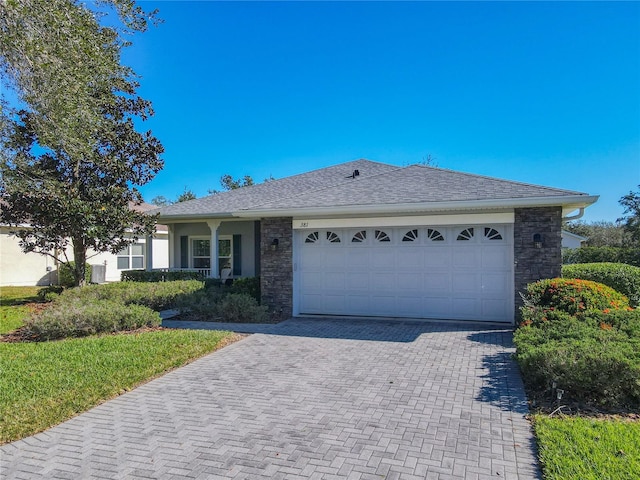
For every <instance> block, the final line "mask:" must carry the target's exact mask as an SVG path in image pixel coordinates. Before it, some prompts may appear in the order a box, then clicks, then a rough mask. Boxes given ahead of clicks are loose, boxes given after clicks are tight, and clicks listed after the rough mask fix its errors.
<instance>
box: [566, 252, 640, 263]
mask: <svg viewBox="0 0 640 480" xmlns="http://www.w3.org/2000/svg"><path fill="white" fill-rule="evenodd" d="M602 262H611V263H626V264H627V265H634V266H636V267H640V248H628V247H581V248H565V249H563V250H562V263H565V264H570V263H602Z"/></svg>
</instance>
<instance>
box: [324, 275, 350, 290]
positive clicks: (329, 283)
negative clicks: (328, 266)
mask: <svg viewBox="0 0 640 480" xmlns="http://www.w3.org/2000/svg"><path fill="white" fill-rule="evenodd" d="M323 283H324V288H325V289H326V290H329V291H330V290H336V289H339V290H344V288H345V273H344V272H327V273H326V274H325V275H324V282H323Z"/></svg>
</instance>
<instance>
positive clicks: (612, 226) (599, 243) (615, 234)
mask: <svg viewBox="0 0 640 480" xmlns="http://www.w3.org/2000/svg"><path fill="white" fill-rule="evenodd" d="M563 228H564V229H565V230H567V231H569V232H571V233H575V234H576V235H580V236H582V237H585V238H587V241H586V242H584V245H585V246H588V247H624V246H627V245H629V243H630V241H631V238H630V236H629V234H628V233H627V232H626V231H625V229H624V228H623V227H622V226H621V225H619V224H617V223H614V222H606V221H599V222H591V223H586V222H581V221H574V222H568V223H567V224H566V225H564V227H563Z"/></svg>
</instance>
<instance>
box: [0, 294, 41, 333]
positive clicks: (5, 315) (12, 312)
mask: <svg viewBox="0 0 640 480" xmlns="http://www.w3.org/2000/svg"><path fill="white" fill-rule="evenodd" d="M41 288H42V287H2V288H0V335H1V334H3V333H7V332H11V331H13V330H15V329H16V328H18V327H19V326H21V325H22V320H23V319H24V318H25V317H26V316H27V315H28V313H29V308H28V307H27V306H25V304H26V303H31V302H37V301H38V296H37V294H38V290H40V289H41Z"/></svg>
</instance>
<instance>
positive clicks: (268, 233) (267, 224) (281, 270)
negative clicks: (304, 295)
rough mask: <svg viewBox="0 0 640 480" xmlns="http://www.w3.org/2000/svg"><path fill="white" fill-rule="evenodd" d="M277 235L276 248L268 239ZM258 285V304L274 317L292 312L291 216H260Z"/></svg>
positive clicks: (284, 316) (287, 315)
mask: <svg viewBox="0 0 640 480" xmlns="http://www.w3.org/2000/svg"><path fill="white" fill-rule="evenodd" d="M274 238H277V239H278V242H279V243H278V248H277V249H276V250H272V249H271V242H272V241H273V239H274ZM260 289H261V295H262V305H266V306H268V307H269V311H270V312H271V313H272V315H274V316H275V317H281V318H289V317H291V315H292V314H293V219H292V218H291V217H281V218H263V219H262V220H261V222H260Z"/></svg>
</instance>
